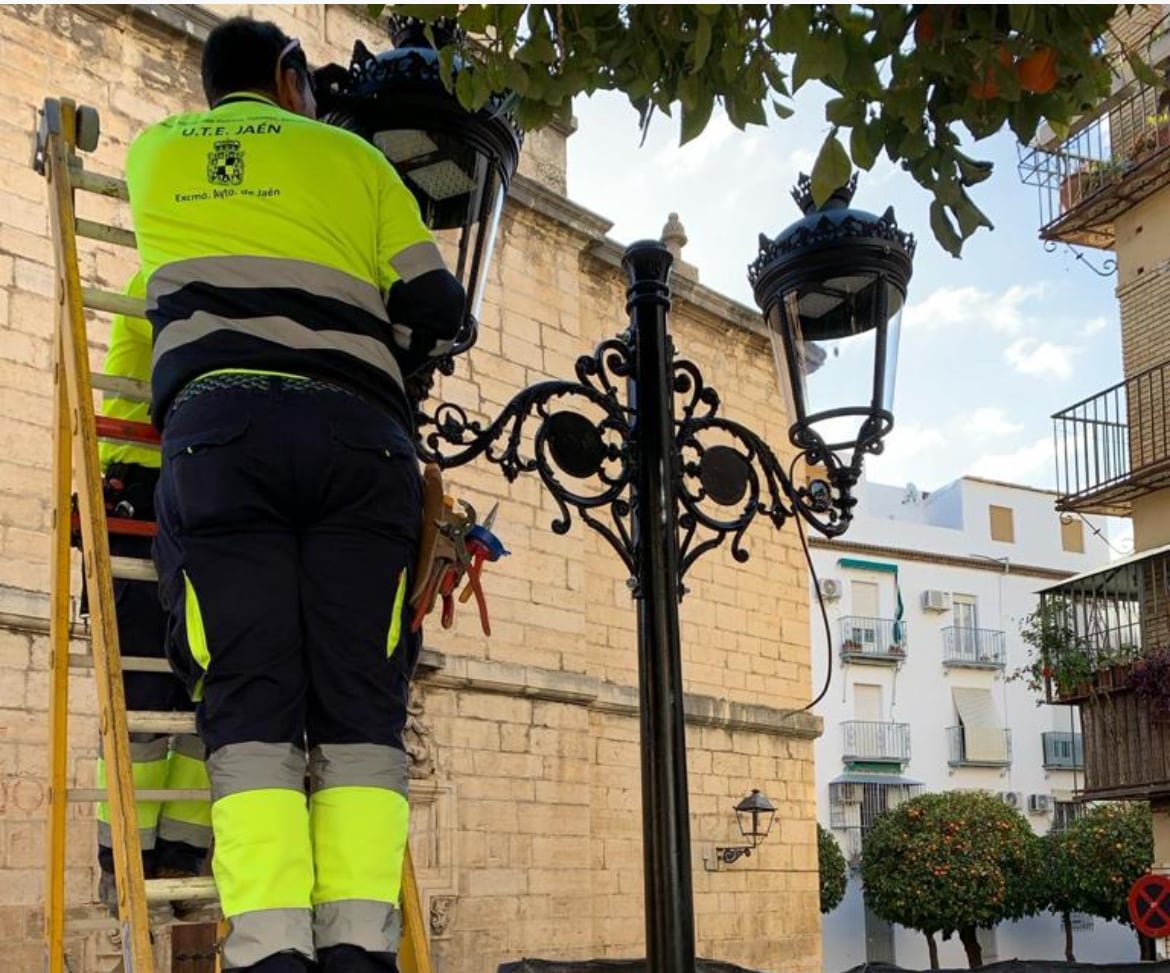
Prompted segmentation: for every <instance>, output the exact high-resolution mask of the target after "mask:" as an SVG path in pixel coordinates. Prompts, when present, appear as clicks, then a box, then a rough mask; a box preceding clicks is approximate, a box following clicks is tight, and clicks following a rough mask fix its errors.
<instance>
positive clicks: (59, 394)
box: [45, 308, 73, 973]
mask: <svg viewBox="0 0 1170 973" xmlns="http://www.w3.org/2000/svg"><path fill="white" fill-rule="evenodd" d="M63 318H64V314H63V312H62V311H61V310H60V308H58V311H57V315H56V327H55V338H54V342H53V385H54V387H55V388H54V393H55V394H54V396H53V493H54V496H53V573H52V578H51V581H50V584H51V589H50V606H51V609H50V615H49V686H50V690H49V800H48V803H47V812H48V821H47V822H46V824H47V832H48V833H47V835H46V839H47V840H46V842H45V847H46V853H47V855H48V862H47V868H46V870H45V949H46V950H47V954H48V964H47V969H48V973H66V971H65V826H66V813H67V811H68V804H67V798H68V794H67V790H66V788H67V786H68V768H69V634H70V618H69V610H70V575H71V570H70V568H71V563H70V562H71V545H70V528H71V521H72V518H71V516H70V512H71V508H72V495H73V490H72V484H73V463H72V459H73V437H72V435H71V432H70V429H69V400H68V391H67V390H66V387H65V375H64V367H65V366H64V362H63V361H62V358H63V352H62V345H63V340H64V338H63V327H64V321H63Z"/></svg>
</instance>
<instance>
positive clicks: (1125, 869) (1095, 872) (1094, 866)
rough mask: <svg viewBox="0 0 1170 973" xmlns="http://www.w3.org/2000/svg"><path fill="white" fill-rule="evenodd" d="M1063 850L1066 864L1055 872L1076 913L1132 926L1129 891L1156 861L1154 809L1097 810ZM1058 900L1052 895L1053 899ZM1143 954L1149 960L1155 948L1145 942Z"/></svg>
mask: <svg viewBox="0 0 1170 973" xmlns="http://www.w3.org/2000/svg"><path fill="white" fill-rule="evenodd" d="M1063 844H1064V848H1063V851H1064V855H1063V859H1064V860H1063V863H1062V864H1061V865H1060V867H1059V868H1058V869H1057V870H1056V871H1057V873H1058V874H1059V875H1060V876H1061V877H1062V880H1063V882H1064V883H1065V885H1066V889H1065V895H1066V896H1067V900H1068V902H1069V904H1070V906H1071V909H1072V910H1075V911H1077V912H1087V913H1089V914H1090V915H1094V916H1100V917H1101V918H1102V919H1110V920H1112V921H1114V922H1121V923H1125V924H1126V925H1130V921H1129V905H1128V897H1129V890H1130V887H1131V886H1132V885H1133V883H1134V882H1135V881H1136V880H1137V879H1138V878H1140V877H1141V876H1142V875H1144V874H1145V873H1146V872H1147V871H1149V869H1150V865H1151V864H1152V863H1153V861H1154V831H1153V821H1152V818H1151V816H1150V807H1149V805H1148V804H1145V803H1143V802H1130V803H1124V804H1101V805H1098V806H1097V807H1094V808H1092V809H1090V810H1089V811H1088V812H1087V813H1086V814H1085V815H1084V816H1083V817H1081V818H1080V819H1078V820H1077V821H1075V822H1074V823H1073V824H1072V826H1071V827H1069V829H1068V831H1067V832H1066V833H1065V835H1064V838H1063ZM1059 894H1060V893H1059V892H1057V893H1050V895H1051V896H1052V897H1054V898H1055V897H1056V896H1057V895H1059ZM1140 938H1141V937H1139V939H1140ZM1141 948H1142V953H1143V959H1144V958H1147V956H1146V955H1145V954H1148V953H1150V952H1151V950H1150V944H1149V943H1148V942H1142V943H1141ZM1148 958H1150V959H1153V956H1152V955H1149V956H1148Z"/></svg>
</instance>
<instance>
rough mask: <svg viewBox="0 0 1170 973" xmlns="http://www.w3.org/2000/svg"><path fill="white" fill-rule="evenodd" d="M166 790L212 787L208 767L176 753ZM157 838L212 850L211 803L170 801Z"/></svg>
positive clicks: (163, 815) (161, 814)
mask: <svg viewBox="0 0 1170 973" xmlns="http://www.w3.org/2000/svg"><path fill="white" fill-rule="evenodd" d="M180 739H182V738H180ZM166 786H167V787H169V788H175V789H182V790H199V789H202V788H207V787H209V786H210V784H209V782H208V779H207V765H206V764H205V763H204V762H203V760H202V759H201V758H199V757H193V756H191V755H189V754H186V753H183V752H181V751H180V750H177V749H176V750H173V751H172V752H171V756H170V760H169V761H168V764H167V783H166ZM158 836H159V837H160V838H163V839H165V840H167V841H183V842H186V843H187V844H189V845H194V846H195V847H196V848H208V847H210V845H211V801H210V800H205V801H167V802H166V803H165V804H163V806H162V811H161V812H160V813H159V821H158Z"/></svg>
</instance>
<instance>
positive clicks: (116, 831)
mask: <svg viewBox="0 0 1170 973" xmlns="http://www.w3.org/2000/svg"><path fill="white" fill-rule="evenodd" d="M98 138H99V118H98V114H97V112H96V111H95V110H94V109H93V108H88V107H84V106H81V107H78V106H77V105H76V104H75V103H74V102H73V101H71V100H69V99H67V98H60V99H57V98H46V99H45V103H44V107H43V108H42V110H41V121H40V126H39V128H38V131H37V141H36V151H35V155H34V159H33V166H34V168H35V169H36V170H37V171H38V172H40V173H41V174H42V175H44V177H45V179H46V181H47V183H48V191H49V209H50V224H51V227H52V234H53V251H54V255H55V258H56V275H57V315H56V328H55V337H54V342H53V384H54V386H55V397H54V410H53V411H54V417H53V440H54V452H53V483H54V498H53V500H54V508H53V510H54V513H53V557H52V565H53V573H52V586H51V601H50V606H51V608H50V610H51V618H50V663H49V666H50V678H49V686H50V698H49V723H50V730H49V801H48V835H47V838H48V840H47V842H46V844H47V849H48V863H47V869H46V884H45V903H44V905H45V945H46V951H47V964H46V969H47V970H48V973H67V967H66V953H65V936H66V931H67V928H66V926H67V923H66V903H65V860H66V859H65V846H66V821H67V814H66V811H67V808H68V805H69V804H70V803H76V802H98V801H107V802H108V803H109V811H110V830H111V839H112V845H113V853H114V867H115V871H116V875H117V887H118V919H117V920H116V921H115V920H111V921H110V925H112V926H114V927H115V928H117V929H118V930H119V931H120V934H121V943H122V954H123V957H122V965H123V969H124V970H125V973H155V970H156V964H155V956H154V952H153V946H152V932H151V927H150V922H149V916H148V905H150V904H153V903H166V902H170V901H172V900H176V899H183V900H187V901H196V900H215V899H216V898H217V895H216V890H215V882H214V880H213V879H212V878H210V877H207V878H202V877H199V878H184V879H150V880H147V879H146V878H145V877H144V875H143V870H142V848H141V844H140V841H139V835H138V825H137V820H136V814H135V801H136V800H142V801H167V800H201V799H207V798H208V797H209V794H208V792H207V791H201V790H175V789H169V790H158V789H143V790H139V791H138V792H137V793H136V792H135V789H134V778H133V768H132V764H131V760H130V736H129V735H130V733H133V732H138V733H165V734H180V733H194V732H195V716H194V714H193V713H178V712H173V713H172V712H127V710H126V697H125V693H124V692H123V686H122V673H123V671H139V672H167V671H169V668H168V665H167V663H166V661H165V660H163V659H156V658H135V657H133V656H123V655H122V653H121V651H120V648H119V645H118V630H117V623H116V618H115V614H114V591H113V581H114V579H115V578H127V579H134V580H143V581H154V580H156V579H157V576H156V574H155V571H154V565H153V564H152V563H151V562H150V561H149V560H146V559H134V558H123V557H111V556H110V549H109V542H108V538H107V531H108V530H110V529H114V530H120V531H124V532H127V533H130V532H142V531H150V530H151V529H152V526H153V525H148V524H144V523H143V522H141V521H132V520H120V519H118V518H107V517H106V510H105V503H104V497H103V491H102V475H101V469H100V466H99V461H98V441H99V440H100V439H111V440H123V441H133V442H136V443H140V444H142V443H151V444H154V445H156V446H157V444H158V434H157V433H156V432H155V430H154V428H153V427H152V426H150V425H148V424H146V423H136V422H128V421H126V420H118V419H108V418H105V417H102V416H98V415H97V414H96V409H95V407H94V393H95V392H111V393H115V394H117V395H118V396H119V397H122V398H127V399H135V400H140V401H149V399H150V389H149V387H148V386H147V385H145V384H143V383H141V382H135V381H133V380H130V379H127V378H124V377H119V376H110V375H101V374H95V373H93V372H91V370H90V366H89V347H88V329H87V323H86V309H87V308H88V309H90V310H93V311H100V312H104V313H110V314H124V315H128V316H132V317H144V316H145V302H144V301H143V300H141V299H135V298H130V297H126V296H124V295H122V294H117V293H112V292H109V291H104V290H101V289H97V288H93V287H87V286H84V285H83V284H82V281H81V273H80V262H79V259H78V251H77V239H78V237H79V236H80V237H87V238H90V239H93V240H97V241H101V242H104V243H107V244H115V245H118V246H123V247H128V248H130V249H134V246H135V240H134V234H133V232H131V231H130V230H126V229H122V228H119V227H117V226H111V225H107V224H103V223H97V222H94V221H92V220H87V219H82V218H79V217H78V216H77V213H76V208H75V201H76V193H77V192H78V191H83V192H89V193H95V194H97V195H100V196H105V197H109V198H113V199H118V200H122V201H123V202H125V201H127V199H128V193H127V189H126V183H125V182H124V181H123V180H120V179H115V178H112V177H109V176H104V175H100V174H97V173H93V172H87V171H86V169H85V167H84V163H83V161H82V158H81V156H80V155H79V154H78V152H79V151H81V152H91V151H93V150H94V149H95V148H97V144H98ZM74 491H76V495H77V509H78V515H77V518H76V521H77V522H76V523H75V521H74V517H73V514H72V510H73V506H72V500H73V495H74ZM75 526H79V527H80V532H81V539H82V551H83V555H82V571H83V572H84V575H85V583H86V586H87V591H88V595H89V604H90V616H91V633H90V634H91V638H90V651H89V652H88V653H72V654H71V653H70V651H69V641H70V627H71V626H70V622H71V618H70V605H71V600H70V593H71V588H70V579H71V556H70V539H71V536H72V532H73V530H74V527H75ZM76 668H82V669H92V671H93V673H94V676H95V680H96V684H97V692H98V721H99V726H100V729H101V736H102V747H103V754H104V756H105V761H106V782H107V783H106V787H105V788H104V789H103V788H72V789H70V788H68V786H67V773H68V760H69V724H68V720H69V672H70V670H71V669H76ZM402 911H403V938H402V946H401V949H400V952H399V957H398V963H399V969H400V970H401V971H402V973H432V969H431V963H430V955H429V951H428V949H427V944H426V932H425V928H424V926H423V921H422V910H421V903H420V900H419V894H418V888H417V884H416V881H415V875H414V868H413V864H412V862H411V857H410V848H409V845H408V846H407V850H406V859H405V862H404V866H403V876H402ZM92 926H93V924H92V923H89V924H86V925H84V926H82V927H80V928H78V929H76V930H72V929H71V930H70V931H78V932H81V931H85V930H86V929H89V928H92ZM217 968H218V964H217ZM159 973H164V971H159Z"/></svg>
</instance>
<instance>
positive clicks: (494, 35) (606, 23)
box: [370, 3, 1161, 256]
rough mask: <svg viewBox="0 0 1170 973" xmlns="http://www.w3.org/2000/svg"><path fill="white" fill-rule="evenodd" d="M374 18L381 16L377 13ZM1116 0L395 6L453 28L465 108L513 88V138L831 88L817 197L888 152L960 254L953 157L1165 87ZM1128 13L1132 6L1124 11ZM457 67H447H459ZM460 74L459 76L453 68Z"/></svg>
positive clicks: (972, 209) (972, 174)
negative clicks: (577, 110)
mask: <svg viewBox="0 0 1170 973" xmlns="http://www.w3.org/2000/svg"><path fill="white" fill-rule="evenodd" d="M370 9H371V11H372V12H373V13H375V14H378V13H381V12H382V11H383V10H384V9H386V6H385V5H381V4H378V5H373V6H372V7H371V8H370ZM1122 9H1123V8H1122V7H1120V6H1115V5H1113V4H1062V5H1056V4H957V5H953V6H951V5H931V6H924V5H906V4H506V3H505V4H490V5H489V4H428V5H423V4H396V5H394V6H393V12H394V13H398V14H409V15H415V16H418V17H420V18H424V19H427V20H434V19H435V18H440V17H448V18H453V19H455V20H456V21H457V23H458V24H459V26H461V27H462V28H464V31H465V33H464V34H463V35H461V36H456V37H455V38H454V39H452V40H450V41H445V40H444V41H443V43H442V46H441V49H440V52H439V53H440V63H441V65H442V66H443V68H444V72H445V75H446V80H447V82H448V84H449V85H450V86H452V87H453V88H454V90H455V91H456V93H457V94H458V96H459V98H460V100H461V101H462V102H463V104H464V105H466V106H468V107H470V108H479V107H480V106H482V105H483V104H484V103H485V102H486V101H487V99H488V97H489V96H490V94H491V93H492V92H493V91H499V90H504V89H509V90H511V91H512V92H514V94H515V102H514V107H515V109H516V111H517V114H518V118H519V120H520V123H521V125H522V126H523V127H525V128H538V127H540V126H541V125H544V124H546V123H547V122H548V121H550V120H551V119H552V118H553V117H554V116H555V115H556V114H557V113H558V112H564V111H566V110H567V109H568V108H569V107H570V105H571V102H572V99H573V97H574V96H576V95H579V94H592V93H593V92H595V91H600V90H615V91H621V92H623V93H624V94H625V95H626V96H627V97H628V98H629V100H630V103H631V105H632V106H633V107H634V109H635V110H636V111H637V112H638V113H639V116H640V118H641V121H642V124H643V126H645V125H646V124H648V123H649V120H650V118H651V116H652V115H653V114H654V113H656V112H658V113H662V114H665V115H671V114H672V113H674V112H675V111H677V112H678V117H679V127H680V133H681V140H682V141H683V142H685V141H687V140H688V139H692V138H694V137H695V136H696V135H698V134H699V133H700V132H702V131H703V129H704V127H705V126H706V125H707V122H708V120H709V119H710V118H711V115H712V112H713V110H714V109H715V107H716V105H720V106H722V109H723V111H724V112H725V113H726V115H727V117H728V119H729V120H730V121H731V123H732V124H733V125H736V126H737V127H739V128H741V129H742V128H745V127H746V126H748V125H763V124H766V123H767V121H768V117H769V115H772V116H774V117H778V118H786V117H787V116H789V115H790V114H791V113H792V107H791V105H790V99H791V97H792V95H793V94H794V93H795V92H796V91H797V90H798V89H800V88H801V87H802V86H803V85H804V84H806V83H808V82H809V81H814V80H815V81H820V82H822V83H823V84H825V85H826V86H827V87H828V88H829V89H830V94H831V97H830V98H829V99H828V101H827V103H826V104H825V109H824V111H825V121H826V123H827V127H828V134H827V135H826V138H825V140H824V144H823V145H822V146H821V150H820V153H819V155H818V156H817V159H816V163H815V165H814V166H813V172H812V187H813V195H814V197H815V198H816V200H817V202H818V203H820V202H823V201H824V200H825V199H827V198H828V196H829V195H830V194H831V193H832V191H833V190H834V189H835V188H837V187H838V186H840V185H842V184H843V183H844V182H845V180H846V179H847V178H848V176H849V174H850V170H851V167H852V166H853V165H856V166H859V167H861V168H863V169H869V168H870V167H871V166H873V164H874V162H875V161H876V160H877V158H878V157H879V156H880V155H882V154H883V153H884V154H885V156H886V157H887V158H888V159H889V160H890V161H891V162H893V163H896V164H898V165H900V166H901V167H902V168H903V169H905V170H906V171H908V172H909V173H910V174H911V175H912V176H913V178H914V179H915V180H917V181H918V182H919V183H920V184H921V185H922V186H923V187H925V188H926V189H927V190H929V191H930V192H931V193H932V194H933V196H934V200H933V202H932V204H931V207H930V223H931V228H932V230H933V231H934V234H935V236H936V237H937V238H938V239H939V241H940V243H942V245H943V246H944V247H946V249H948V250H949V251H950V252H951V253H953V254H955V255H956V256H957V255H958V254H959V252H960V249H961V247H962V243H963V240H965V239H966V238H967V237H969V236H970V235H971V234H972V233H974V232H975V231H976V230H977V229H978V228H979V227H980V226H987V227H990V225H991V224H990V222H989V221H988V219H987V217H986V216H984V214H983V213H982V212H981V211H980V210H979V208H978V207H977V206H976V205H975V203H974V201H973V200H972V198H971V197H970V195H968V193H967V190H968V189H969V188H970V187H971V186H973V185H975V184H976V183H979V182H982V181H983V180H984V179H986V178H987V177H988V176H989V175H990V174H991V165H990V163H987V162H981V161H978V160H976V159H974V158H972V157H971V156H970V155H969V154H967V152H965V151H964V148H967V146H968V145H969V143H970V142H972V141H978V140H980V139H983V138H986V137H988V136H990V135H993V134H994V133H996V132H998V131H1000V130H1001V129H1003V128H1004V127H1005V126H1010V128H1011V130H1012V132H1014V133H1015V135H1016V136H1017V138H1019V139H1020V141H1022V142H1028V141H1030V140H1031V139H1032V137H1033V136H1034V135H1035V134H1036V130H1037V127H1038V125H1039V123H1040V121H1041V119H1044V120H1046V121H1047V123H1048V124H1049V125H1050V126H1051V128H1052V129H1053V130H1054V131H1055V132H1057V134H1060V133H1062V132H1064V131H1066V130H1067V128H1068V126H1069V124H1070V123H1071V122H1072V121H1073V120H1074V119H1075V118H1076V117H1077V116H1078V115H1081V114H1083V113H1084V112H1086V111H1088V110H1091V109H1092V108H1093V107H1094V106H1095V105H1096V104H1097V103H1098V102H1099V101H1101V99H1102V98H1104V97H1105V96H1107V95H1108V94H1109V91H1110V84H1111V81H1112V79H1113V78H1114V77H1115V76H1116V75H1117V74H1118V73H1119V72H1121V71H1123V70H1128V71H1129V72H1131V73H1133V74H1136V75H1138V76H1139V77H1141V78H1142V79H1143V80H1145V81H1148V82H1150V83H1155V84H1159V83H1161V82H1160V79H1159V77H1158V76H1157V75H1155V73H1154V72H1153V70H1152V69H1151V68H1150V67H1149V66H1148V63H1147V53H1148V52H1147V51H1146V50H1144V49H1136V48H1133V47H1132V46H1130V47H1127V46H1126V44H1125V43H1123V42H1122V40H1121V38H1120V37H1118V36H1116V35H1114V34H1113V32H1112V29H1111V22H1112V20H1113V18H1114V16H1115V14H1117V13H1118V12H1119V11H1121V10H1122ZM1126 9H1128V8H1126ZM457 59H458V61H457ZM456 63H458V64H460V65H462V66H464V67H467V68H469V70H462V69H461V70H459V71H455V70H453V68H454V66H455V65H456Z"/></svg>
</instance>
